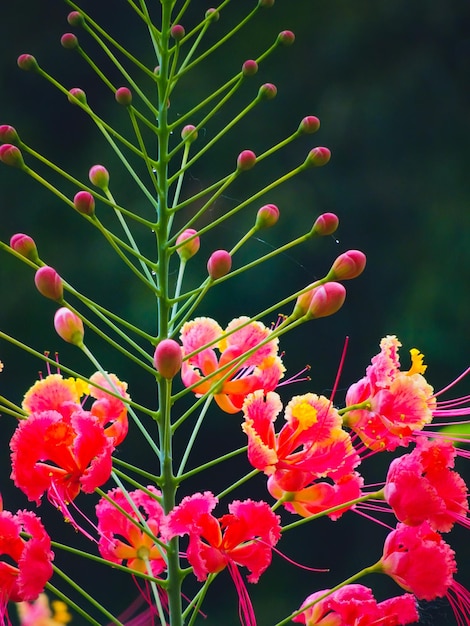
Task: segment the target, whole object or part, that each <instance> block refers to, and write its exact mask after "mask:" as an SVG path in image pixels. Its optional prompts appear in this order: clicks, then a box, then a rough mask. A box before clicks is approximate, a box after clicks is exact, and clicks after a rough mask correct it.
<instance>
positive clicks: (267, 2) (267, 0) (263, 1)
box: [258, 0, 274, 9]
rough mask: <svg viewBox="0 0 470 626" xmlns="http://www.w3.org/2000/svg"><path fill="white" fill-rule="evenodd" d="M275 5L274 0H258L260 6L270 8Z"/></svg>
mask: <svg viewBox="0 0 470 626" xmlns="http://www.w3.org/2000/svg"><path fill="white" fill-rule="evenodd" d="M273 5H274V0H258V6H260V7H263V8H265V9H270V8H271V7H272V6H273Z"/></svg>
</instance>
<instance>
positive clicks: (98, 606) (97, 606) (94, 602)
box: [52, 565, 125, 626]
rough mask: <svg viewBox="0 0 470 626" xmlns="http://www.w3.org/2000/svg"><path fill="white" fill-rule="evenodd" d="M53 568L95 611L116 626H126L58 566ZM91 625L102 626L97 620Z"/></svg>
mask: <svg viewBox="0 0 470 626" xmlns="http://www.w3.org/2000/svg"><path fill="white" fill-rule="evenodd" d="M52 567H53V569H54V572H55V573H56V574H58V575H59V576H60V577H61V578H63V580H65V581H66V582H67V583H68V584H69V585H70V586H71V587H72V588H73V589H75V591H77V592H78V593H79V594H80V595H81V596H83V597H84V598H85V599H86V600H87V601H88V602H89V603H90V604H91V605H92V606H94V607H95V609H98V611H100V613H102V614H103V615H104V616H105V617H106V619H109V620H110V621H111V622H112V623H113V624H116V626H125V625H124V624H123V623H122V622H120V621H119V620H118V619H117V618H116V617H114V615H113V614H112V613H110V612H109V611H108V610H107V609H105V608H104V606H103V605H102V604H101V603H100V602H98V601H97V600H95V598H93V596H91V595H90V594H89V593H88V592H86V591H85V590H84V589H83V588H82V587H81V586H80V585H78V584H77V583H76V582H75V581H74V580H73V579H72V578H70V576H67V574H66V573H65V572H63V571H62V570H61V569H59V568H58V567H57V565H53V566H52ZM91 623H92V624H96V625H97V626H100V624H99V622H96V621H95V620H93V621H92V622H91Z"/></svg>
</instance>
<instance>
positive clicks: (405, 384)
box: [345, 335, 436, 451]
mask: <svg viewBox="0 0 470 626" xmlns="http://www.w3.org/2000/svg"><path fill="white" fill-rule="evenodd" d="M400 346H401V343H400V342H399V341H398V339H397V338H396V337H395V336H393V335H389V336H387V337H385V338H384V339H382V341H381V342H380V347H381V351H380V353H379V354H378V355H377V356H375V357H374V358H373V359H372V364H371V365H369V367H368V368H367V371H366V376H365V377H364V378H362V379H361V380H359V381H358V382H357V383H355V384H353V385H351V387H350V388H349V390H348V392H347V394H346V407H347V409H348V410H347V413H346V416H345V420H346V423H347V425H348V426H349V427H350V428H352V430H354V431H355V432H356V433H357V434H358V435H359V437H360V438H361V439H362V441H363V442H364V444H365V445H366V446H367V447H368V448H370V449H372V450H376V451H380V450H391V451H393V450H395V448H396V447H397V446H407V445H408V444H409V443H410V442H411V441H412V440H413V439H414V433H415V432H416V431H419V430H422V428H423V427H424V426H425V425H426V424H428V423H429V422H430V421H431V420H432V417H433V410H434V408H435V406H436V400H435V398H434V396H433V388H432V387H431V385H429V384H428V383H427V382H426V379H425V378H424V376H423V375H422V374H423V373H424V371H425V369H426V366H424V365H423V362H422V361H423V355H422V354H420V353H419V352H418V350H416V349H415V348H413V349H412V350H411V351H410V353H411V359H412V366H411V368H410V370H409V371H407V372H402V371H401V370H400V361H399V358H398V348H399V347H400ZM356 404H362V405H364V406H363V407H359V408H354V406H355V405H356Z"/></svg>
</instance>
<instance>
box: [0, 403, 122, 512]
mask: <svg viewBox="0 0 470 626" xmlns="http://www.w3.org/2000/svg"><path fill="white" fill-rule="evenodd" d="M10 448H11V450H12V455H11V459H12V473H11V478H12V479H13V480H14V482H15V485H16V486H17V487H19V488H20V489H21V490H22V491H23V492H24V493H25V494H26V495H27V496H28V498H29V500H34V501H36V503H37V504H39V502H40V499H41V496H42V495H43V493H44V492H45V491H47V495H48V497H49V500H50V501H51V502H52V503H53V504H55V505H56V506H58V507H59V508H60V509H61V510H62V511H63V512H64V511H66V505H67V503H68V502H70V501H71V500H73V499H74V498H75V497H76V496H77V495H78V493H79V492H80V490H82V491H84V492H85V493H92V492H93V491H94V489H95V488H96V487H99V486H100V485H102V484H103V483H105V482H106V481H107V480H108V478H109V476H110V474H111V468H112V463H111V454H112V452H113V450H114V444H113V440H112V438H110V437H107V436H106V434H105V431H104V429H103V426H102V425H101V424H100V422H99V421H98V419H97V418H96V417H94V416H93V415H91V414H90V413H89V412H88V411H83V410H82V409H78V410H76V411H74V412H73V413H72V415H71V416H70V418H64V417H63V415H61V414H60V413H59V412H58V411H43V412H40V413H35V414H33V415H31V416H30V417H28V419H26V420H23V421H21V422H20V423H19V425H18V427H17V429H16V431H15V433H14V434H13V437H12V439H11V442H10Z"/></svg>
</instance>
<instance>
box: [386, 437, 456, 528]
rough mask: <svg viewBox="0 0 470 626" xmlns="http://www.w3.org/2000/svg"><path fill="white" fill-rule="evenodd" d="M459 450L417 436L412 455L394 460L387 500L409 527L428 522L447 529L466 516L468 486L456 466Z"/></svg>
mask: <svg viewBox="0 0 470 626" xmlns="http://www.w3.org/2000/svg"><path fill="white" fill-rule="evenodd" d="M455 455H456V449H455V448H454V446H453V445H452V443H450V442H448V441H439V440H438V441H428V440H426V439H424V438H419V439H418V444H417V447H416V448H415V449H414V450H413V452H411V453H410V454H405V455H404V456H402V457H400V458H398V459H394V460H393V461H392V463H391V464H390V468H389V470H388V474H387V481H386V484H385V499H386V500H387V502H388V503H389V504H390V506H391V507H392V508H393V510H394V513H395V515H396V516H397V518H398V519H399V520H400V521H401V522H404V523H405V524H408V525H410V526H416V525H418V524H421V523H422V522H424V521H426V520H427V521H428V522H429V523H430V525H431V527H432V528H433V529H434V530H438V531H440V532H448V531H449V530H451V528H452V526H453V525H454V523H455V522H456V521H459V520H464V519H465V518H466V516H467V511H468V504H467V486H466V485H465V482H464V480H463V479H462V477H461V476H460V475H459V474H458V473H457V472H455V471H452V470H451V469H450V468H452V467H453V466H454V458H455Z"/></svg>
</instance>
